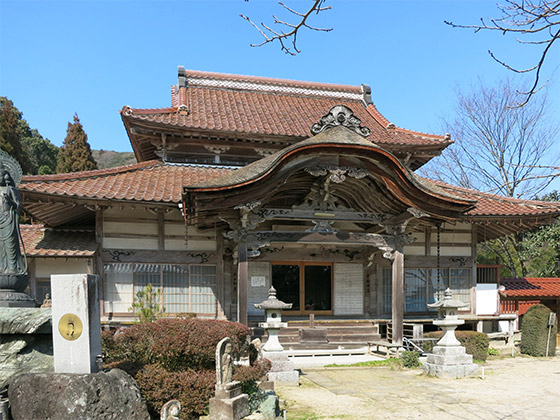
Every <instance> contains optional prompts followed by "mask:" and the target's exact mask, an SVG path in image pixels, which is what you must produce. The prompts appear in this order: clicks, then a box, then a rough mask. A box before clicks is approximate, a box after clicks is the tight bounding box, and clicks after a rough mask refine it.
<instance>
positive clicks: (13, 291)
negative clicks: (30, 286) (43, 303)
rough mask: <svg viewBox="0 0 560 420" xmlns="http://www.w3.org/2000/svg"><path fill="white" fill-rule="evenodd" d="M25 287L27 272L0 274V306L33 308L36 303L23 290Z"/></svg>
mask: <svg viewBox="0 0 560 420" xmlns="http://www.w3.org/2000/svg"><path fill="white" fill-rule="evenodd" d="M26 287H27V273H23V274H0V308H35V307H36V306H37V304H36V303H35V301H34V300H33V298H32V297H31V296H29V295H28V294H27V293H24V292H23V291H24V290H25V288H26Z"/></svg>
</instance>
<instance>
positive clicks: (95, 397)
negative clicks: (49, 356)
mask: <svg viewBox="0 0 560 420" xmlns="http://www.w3.org/2000/svg"><path fill="white" fill-rule="evenodd" d="M8 397H9V399H10V405H11V411H12V417H13V418H14V420H59V419H60V420H61V419H80V420H122V419H126V420H149V419H150V416H149V414H148V409H147V408H146V402H145V401H144V400H143V399H142V398H141V396H140V391H139V389H138V386H137V385H136V382H135V381H134V379H133V378H132V377H131V376H130V375H128V374H127V373H125V372H124V371H122V370H120V369H113V370H110V371H109V372H100V373H93V374H64V373H54V374H35V375H21V376H19V377H17V378H16V379H14V380H13V381H12V382H11V383H10V385H9V387H8Z"/></svg>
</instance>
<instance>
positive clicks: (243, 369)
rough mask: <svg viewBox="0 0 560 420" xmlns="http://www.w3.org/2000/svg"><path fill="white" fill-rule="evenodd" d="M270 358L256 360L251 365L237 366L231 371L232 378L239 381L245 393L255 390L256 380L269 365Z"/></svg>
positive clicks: (263, 373) (267, 369)
mask: <svg viewBox="0 0 560 420" xmlns="http://www.w3.org/2000/svg"><path fill="white" fill-rule="evenodd" d="M271 365H272V364H271V363H270V360H267V359H262V360H257V361H256V362H255V364H254V365H253V366H237V367H236V368H235V372H234V373H233V380H234V381H239V382H241V389H242V390H243V392H244V393H245V394H252V393H254V392H256V391H257V389H258V387H257V381H260V380H262V379H263V377H264V376H266V374H267V373H268V371H269V370H270V367H271Z"/></svg>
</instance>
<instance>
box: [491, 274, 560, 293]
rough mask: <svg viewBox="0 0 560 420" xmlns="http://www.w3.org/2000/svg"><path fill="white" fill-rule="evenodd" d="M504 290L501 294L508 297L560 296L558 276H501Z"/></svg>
mask: <svg viewBox="0 0 560 420" xmlns="http://www.w3.org/2000/svg"><path fill="white" fill-rule="evenodd" d="M500 283H501V285H502V286H504V287H505V290H504V291H502V292H501V293H502V295H504V296H506V297H508V298H510V297H526V296H527V297H545V296H550V297H560V278H541V277H525V278H502V279H501V280H500Z"/></svg>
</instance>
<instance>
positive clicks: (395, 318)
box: [392, 247, 404, 345]
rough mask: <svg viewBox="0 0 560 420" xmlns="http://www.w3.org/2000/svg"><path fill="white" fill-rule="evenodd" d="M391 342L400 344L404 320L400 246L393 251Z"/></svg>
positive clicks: (402, 263)
mask: <svg viewBox="0 0 560 420" xmlns="http://www.w3.org/2000/svg"><path fill="white" fill-rule="evenodd" d="M392 268H393V281H392V283H393V302H392V303H393V308H392V324H393V336H392V342H393V344H399V345H402V342H403V320H404V254H403V249H402V247H398V248H397V249H395V251H394V252H393V267H392Z"/></svg>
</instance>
